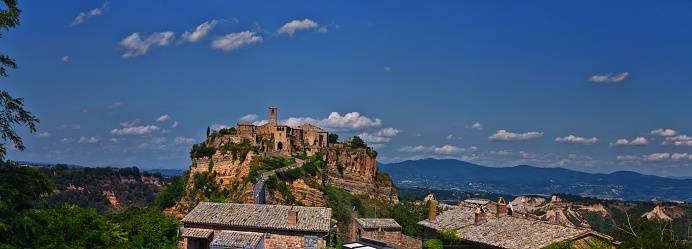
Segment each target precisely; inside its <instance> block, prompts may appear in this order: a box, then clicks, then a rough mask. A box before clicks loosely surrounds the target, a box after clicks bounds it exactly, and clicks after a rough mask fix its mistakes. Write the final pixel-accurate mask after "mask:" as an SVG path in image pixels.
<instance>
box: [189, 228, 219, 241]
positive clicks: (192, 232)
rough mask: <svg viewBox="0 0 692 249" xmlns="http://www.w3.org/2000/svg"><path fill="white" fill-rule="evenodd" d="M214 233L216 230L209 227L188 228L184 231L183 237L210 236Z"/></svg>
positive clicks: (201, 237)
mask: <svg viewBox="0 0 692 249" xmlns="http://www.w3.org/2000/svg"><path fill="white" fill-rule="evenodd" d="M213 233H214V230H209V229H198V228H186V229H185V232H183V237H185V238H200V239H206V238H209V236H211V235H212V234H213Z"/></svg>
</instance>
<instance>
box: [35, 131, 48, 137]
mask: <svg viewBox="0 0 692 249" xmlns="http://www.w3.org/2000/svg"><path fill="white" fill-rule="evenodd" d="M36 137H40V138H47V137H50V133H48V132H44V133H39V134H36Z"/></svg>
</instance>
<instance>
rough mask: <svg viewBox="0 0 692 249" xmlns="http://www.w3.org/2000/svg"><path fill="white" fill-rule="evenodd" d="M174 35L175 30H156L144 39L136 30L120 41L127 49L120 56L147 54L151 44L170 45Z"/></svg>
mask: <svg viewBox="0 0 692 249" xmlns="http://www.w3.org/2000/svg"><path fill="white" fill-rule="evenodd" d="M173 35H174V33H173V31H166V32H156V33H153V34H151V35H149V36H148V37H146V38H144V39H143V37H142V36H141V35H140V34H139V32H135V33H133V34H132V35H130V36H128V37H126V38H125V39H123V40H122V41H120V42H119V43H118V44H120V46H123V47H124V48H125V49H126V50H127V51H125V53H124V54H123V55H122V56H120V57H121V58H123V59H127V58H135V57H137V56H140V55H144V54H146V53H147V52H148V51H149V48H150V47H151V46H155V45H158V46H168V45H169V44H170V43H171V40H173Z"/></svg>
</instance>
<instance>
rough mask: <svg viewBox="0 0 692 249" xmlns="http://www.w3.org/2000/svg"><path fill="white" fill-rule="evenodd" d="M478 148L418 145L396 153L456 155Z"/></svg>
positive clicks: (401, 149)
mask: <svg viewBox="0 0 692 249" xmlns="http://www.w3.org/2000/svg"><path fill="white" fill-rule="evenodd" d="M476 149H478V148H476V147H470V148H460V147H456V146H452V145H445V146H442V147H437V146H434V145H433V146H430V147H425V146H423V145H418V146H415V147H413V146H405V147H402V148H400V149H399V150H398V151H399V152H412V153H422V152H433V153H436V154H447V155H449V154H458V153H462V152H466V151H473V150H476Z"/></svg>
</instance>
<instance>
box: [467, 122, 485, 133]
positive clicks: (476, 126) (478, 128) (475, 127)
mask: <svg viewBox="0 0 692 249" xmlns="http://www.w3.org/2000/svg"><path fill="white" fill-rule="evenodd" d="M466 129H469V130H474V131H482V130H483V124H481V123H475V124H473V125H467V126H466Z"/></svg>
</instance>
